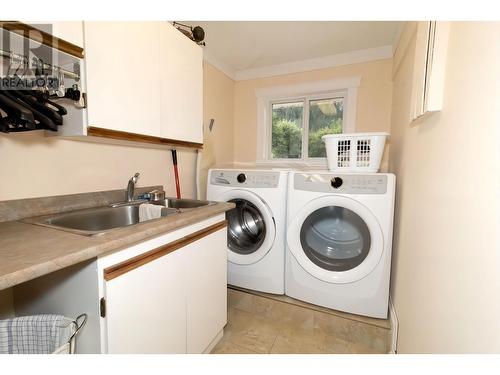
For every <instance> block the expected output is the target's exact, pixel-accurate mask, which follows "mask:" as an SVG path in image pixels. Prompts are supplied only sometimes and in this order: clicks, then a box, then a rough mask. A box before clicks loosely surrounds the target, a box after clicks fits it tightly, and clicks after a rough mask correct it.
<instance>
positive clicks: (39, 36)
mask: <svg viewBox="0 0 500 375" xmlns="http://www.w3.org/2000/svg"><path fill="white" fill-rule="evenodd" d="M0 28H2V29H4V30H7V31H10V32H13V33H15V34H18V35H21V36H22V37H24V38H28V39H31V40H34V41H36V42H38V43H41V44H44V45H46V46H49V47H51V48H54V49H57V50H59V51H61V52H64V53H67V54H69V55H71V56H75V57H78V58H80V59H83V48H82V47H79V46H77V45H75V44H73V43H70V42H67V41H65V40H64V39H60V38H57V37H55V36H53V35H50V34H49V33H46V32H45V31H42V30H39V29H37V28H36V27H33V26H31V25H28V24H26V23H22V22H18V21H0Z"/></svg>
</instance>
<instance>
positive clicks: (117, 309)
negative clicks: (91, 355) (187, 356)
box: [105, 251, 186, 354]
mask: <svg viewBox="0 0 500 375" xmlns="http://www.w3.org/2000/svg"><path fill="white" fill-rule="evenodd" d="M185 259H186V257H185V253H184V252H183V251H174V252H171V253H169V254H167V255H164V256H161V257H160V258H157V259H155V260H153V261H150V262H149V263H146V264H143V265H141V266H139V267H137V268H134V269H132V270H130V271H128V272H125V273H123V274H121V275H119V276H117V277H115V278H112V279H110V280H109V281H107V282H106V284H105V296H106V327H107V328H106V330H107V346H108V348H107V349H108V350H107V351H108V353H137V354H141V353H185V352H186V294H185V293H186V290H185ZM125 269H126V268H125Z"/></svg>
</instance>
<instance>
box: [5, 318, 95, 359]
mask: <svg viewBox="0 0 500 375" xmlns="http://www.w3.org/2000/svg"><path fill="white" fill-rule="evenodd" d="M86 321H87V314H81V315H79V316H78V317H77V318H76V319H71V318H67V317H65V316H62V315H55V314H41V315H31V316H21V317H17V318H12V319H6V320H0V354H74V353H75V351H76V335H77V334H78V333H79V331H80V330H81V329H82V327H83V326H84V325H85V323H86Z"/></svg>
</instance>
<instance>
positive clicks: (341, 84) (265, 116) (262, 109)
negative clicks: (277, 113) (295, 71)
mask: <svg viewBox="0 0 500 375" xmlns="http://www.w3.org/2000/svg"><path fill="white" fill-rule="evenodd" d="M360 82H361V77H351V78H343V79H336V80H328V81H316V82H310V83H305V84H297V85H287V86H275V87H269V88H264V89H257V90H256V92H255V94H256V97H257V116H258V119H257V120H258V121H257V154H256V163H257V164H264V165H273V166H289V165H298V164H300V165H304V166H319V167H325V166H326V165H327V164H326V158H319V157H309V155H308V152H309V150H308V146H309V102H310V101H311V100H317V99H336V98H340V97H341V98H343V101H344V104H343V106H344V111H343V119H342V132H343V133H353V132H354V131H355V123H356V104H357V88H358V87H359V84H360ZM290 102H302V103H303V106H304V107H303V108H304V109H303V113H302V129H303V133H302V148H301V155H302V157H301V158H273V157H272V138H271V137H272V105H273V104H279V103H290ZM306 119H307V120H306ZM306 125H307V127H306ZM261 140H262V141H261Z"/></svg>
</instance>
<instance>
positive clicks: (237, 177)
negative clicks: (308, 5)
mask: <svg viewBox="0 0 500 375" xmlns="http://www.w3.org/2000/svg"><path fill="white" fill-rule="evenodd" d="M279 180H280V173H279V172H272V171H269V172H267V171H238V170H213V171H212V173H211V174H210V183H211V184H212V185H221V186H240V187H245V188H276V187H278V185H279Z"/></svg>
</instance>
